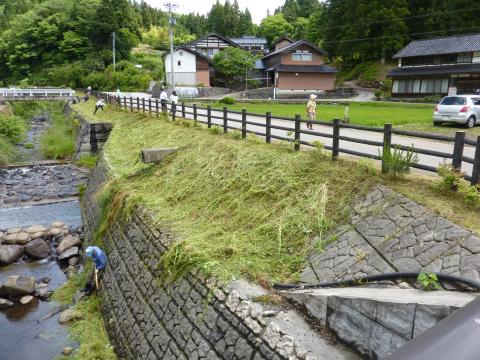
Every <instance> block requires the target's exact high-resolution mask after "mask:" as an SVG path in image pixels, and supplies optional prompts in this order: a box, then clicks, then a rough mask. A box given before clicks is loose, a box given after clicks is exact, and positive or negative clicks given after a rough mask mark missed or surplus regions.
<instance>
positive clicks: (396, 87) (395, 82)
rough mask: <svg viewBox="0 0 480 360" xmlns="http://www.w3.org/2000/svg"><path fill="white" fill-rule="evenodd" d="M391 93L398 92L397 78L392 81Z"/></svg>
mask: <svg viewBox="0 0 480 360" xmlns="http://www.w3.org/2000/svg"><path fill="white" fill-rule="evenodd" d="M392 93H394V94H397V93H398V80H395V81H394V82H393V87H392Z"/></svg>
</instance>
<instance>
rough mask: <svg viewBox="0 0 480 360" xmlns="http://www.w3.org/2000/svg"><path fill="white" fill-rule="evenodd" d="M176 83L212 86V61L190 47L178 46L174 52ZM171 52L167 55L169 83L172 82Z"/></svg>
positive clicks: (166, 71) (166, 66)
mask: <svg viewBox="0 0 480 360" xmlns="http://www.w3.org/2000/svg"><path fill="white" fill-rule="evenodd" d="M173 71H174V72H175V85H180V86H199V85H203V86H210V61H209V59H208V58H207V57H205V56H203V55H201V54H199V53H197V52H195V51H193V50H191V49H188V48H183V47H180V48H177V49H176V50H175V51H174V52H173ZM171 73H172V72H171V60H170V54H167V56H166V57H165V74H166V80H167V84H169V85H170V84H171V83H172V75H171Z"/></svg>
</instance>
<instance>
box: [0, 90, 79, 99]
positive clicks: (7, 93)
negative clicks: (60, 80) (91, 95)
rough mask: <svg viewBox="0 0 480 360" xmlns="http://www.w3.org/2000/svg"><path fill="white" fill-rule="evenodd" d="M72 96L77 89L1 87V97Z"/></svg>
mask: <svg viewBox="0 0 480 360" xmlns="http://www.w3.org/2000/svg"><path fill="white" fill-rule="evenodd" d="M58 96H60V97H72V96H75V90H72V89H70V88H62V89H60V88H31V89H21V88H0V97H4V98H26V97H27V98H28V97H32V98H41V97H58Z"/></svg>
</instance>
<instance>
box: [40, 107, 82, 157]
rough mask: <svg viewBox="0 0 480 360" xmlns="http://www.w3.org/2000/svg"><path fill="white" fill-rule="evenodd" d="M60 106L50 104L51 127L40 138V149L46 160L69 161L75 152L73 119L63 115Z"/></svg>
mask: <svg viewBox="0 0 480 360" xmlns="http://www.w3.org/2000/svg"><path fill="white" fill-rule="evenodd" d="M62 106H63V104H62V103H61V102H56V103H53V102H52V103H51V104H50V106H49V109H48V112H49V113H50V116H51V118H52V125H51V126H50V127H49V128H48V129H47V130H46V131H45V132H44V133H43V134H42V136H41V138H40V149H41V150H42V153H43V154H44V155H45V157H47V158H48V159H70V158H71V157H72V156H73V154H74V152H75V132H76V127H75V125H74V123H73V118H72V117H71V116H67V117H66V116H65V115H64V114H63V107H62Z"/></svg>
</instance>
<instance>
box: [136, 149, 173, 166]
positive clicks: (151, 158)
mask: <svg viewBox="0 0 480 360" xmlns="http://www.w3.org/2000/svg"><path fill="white" fill-rule="evenodd" d="M177 150H178V148H152V149H142V161H143V162H144V163H146V164H151V163H161V162H162V161H163V160H165V158H166V157H167V156H168V155H170V154H173V153H174V152H176V151H177Z"/></svg>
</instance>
